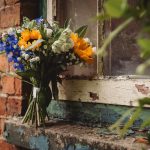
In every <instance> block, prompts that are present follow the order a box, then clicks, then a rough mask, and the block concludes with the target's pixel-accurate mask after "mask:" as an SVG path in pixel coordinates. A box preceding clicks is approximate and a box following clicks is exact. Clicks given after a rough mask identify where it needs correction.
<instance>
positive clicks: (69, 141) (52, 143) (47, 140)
mask: <svg viewBox="0 0 150 150" xmlns="http://www.w3.org/2000/svg"><path fill="white" fill-rule="evenodd" d="M103 133H104V134H103ZM4 136H5V138H6V140H7V142H9V143H11V144H14V145H16V146H20V147H23V148H29V149H39V150H48V149H51V150H60V149H65V150H69V149H70V148H69V147H74V146H76V149H82V148H85V149H86V150H89V149H90V148H92V149H96V150H98V149H109V150H117V149H118V150H119V149H131V150H137V149H142V148H145V149H148V145H144V144H138V143H135V142H134V141H135V139H134V138H132V137H127V138H125V139H120V138H119V137H118V136H117V135H113V134H106V132H105V131H104V129H102V128H101V129H100V128H90V127H83V126H80V125H75V124H69V123H64V122H51V123H50V125H49V126H46V127H45V128H38V129H36V128H34V127H30V126H28V125H23V124H21V123H20V121H19V120H8V121H6V122H5V132H4ZM78 147H79V148H78Z"/></svg>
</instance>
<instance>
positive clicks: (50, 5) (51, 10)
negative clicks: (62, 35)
mask: <svg viewBox="0 0 150 150" xmlns="http://www.w3.org/2000/svg"><path fill="white" fill-rule="evenodd" d="M54 16H56V0H47V21H48V22H49V23H51V22H52V20H53V17H54Z"/></svg>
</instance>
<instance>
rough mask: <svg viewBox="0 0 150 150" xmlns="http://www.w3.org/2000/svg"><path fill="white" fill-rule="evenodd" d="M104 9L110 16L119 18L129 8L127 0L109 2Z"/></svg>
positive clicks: (109, 0) (110, 0)
mask: <svg viewBox="0 0 150 150" xmlns="http://www.w3.org/2000/svg"><path fill="white" fill-rule="evenodd" d="M104 8H105V10H106V12H107V13H108V15H110V16H111V17H114V18H119V17H121V16H123V15H124V13H125V11H126V10H127V8H128V3H127V0H117V1H116V0H108V1H106V2H105V4H104Z"/></svg>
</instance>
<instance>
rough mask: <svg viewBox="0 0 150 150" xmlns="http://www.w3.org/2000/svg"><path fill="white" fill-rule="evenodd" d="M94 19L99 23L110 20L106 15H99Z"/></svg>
mask: <svg viewBox="0 0 150 150" xmlns="http://www.w3.org/2000/svg"><path fill="white" fill-rule="evenodd" d="M96 19H97V20H99V21H105V20H108V19H110V16H109V15H108V14H107V13H99V14H98V15H97V16H96Z"/></svg>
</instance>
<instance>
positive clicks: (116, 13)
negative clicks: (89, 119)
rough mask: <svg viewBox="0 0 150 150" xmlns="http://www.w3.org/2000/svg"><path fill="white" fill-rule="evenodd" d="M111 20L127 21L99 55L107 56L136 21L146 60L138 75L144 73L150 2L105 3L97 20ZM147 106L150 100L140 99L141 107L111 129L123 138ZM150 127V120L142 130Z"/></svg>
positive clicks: (149, 38) (149, 64) (149, 51)
mask: <svg viewBox="0 0 150 150" xmlns="http://www.w3.org/2000/svg"><path fill="white" fill-rule="evenodd" d="M109 18H115V19H118V18H123V19H125V20H124V21H123V22H122V23H121V24H120V25H119V26H118V27H117V28H116V29H114V31H112V32H111V33H110V34H109V35H108V37H107V38H106V39H105V40H104V42H103V45H102V46H101V47H100V49H99V51H98V55H100V56H104V55H105V54H106V48H107V46H108V45H109V44H110V42H111V40H113V39H114V38H115V37H116V36H117V35H118V34H119V33H120V32H121V31H122V30H123V29H125V28H126V27H128V26H129V25H130V24H131V23H132V22H133V21H135V20H136V21H138V22H140V23H141V29H140V31H139V36H138V37H137V45H138V46H139V47H140V50H141V51H140V52H141V54H140V56H141V57H142V58H144V59H145V62H144V63H143V64H141V65H139V66H138V68H137V71H138V73H144V71H145V69H146V68H147V67H150V58H149V57H150V1H149V0H139V1H136V4H135V6H132V5H131V4H129V2H128V1H127V0H107V1H104V11H102V12H101V13H100V14H99V15H98V16H97V19H99V20H100V21H103V20H107V19H109ZM145 105H150V98H144V99H140V100H139V106H138V107H137V108H133V109H131V110H129V111H128V112H126V113H125V114H124V115H123V116H122V117H121V118H120V119H119V120H118V121H117V122H116V123H115V124H114V125H112V126H111V127H110V129H111V130H113V129H115V130H117V131H118V132H119V134H120V135H121V136H124V135H125V133H126V132H127V130H128V129H129V128H130V127H131V126H132V125H133V123H134V122H135V121H136V119H138V117H139V116H140V114H141V113H142V110H143V107H144V106H145ZM127 116H129V120H128V121H127V123H126V124H125V125H124V127H123V128H122V129H121V128H120V125H122V123H123V121H124V119H125V118H126V117H127ZM149 125H150V120H149V119H147V120H146V121H144V122H143V124H142V125H141V128H144V127H146V126H149ZM148 139H150V138H148Z"/></svg>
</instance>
